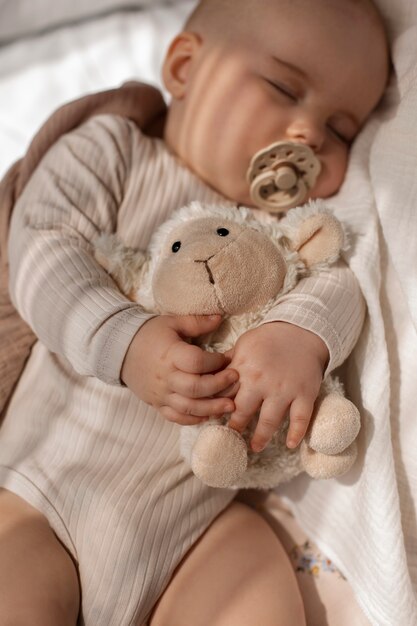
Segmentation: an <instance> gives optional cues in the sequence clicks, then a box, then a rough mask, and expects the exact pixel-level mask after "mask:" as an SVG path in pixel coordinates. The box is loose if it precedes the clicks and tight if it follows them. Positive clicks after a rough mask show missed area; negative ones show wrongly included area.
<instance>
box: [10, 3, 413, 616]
mask: <svg viewBox="0 0 417 626" xmlns="http://www.w3.org/2000/svg"><path fill="white" fill-rule="evenodd" d="M194 4H195V2H194V0H184V2H182V3H180V2H177V4H176V5H175V6H172V7H158V5H157V3H155V7H154V8H152V9H148V10H146V11H144V12H143V13H142V12H131V13H120V14H116V15H112V16H108V17H105V18H101V19H97V20H95V21H93V22H88V23H85V24H79V25H77V26H73V27H71V28H62V29H60V30H58V31H55V32H51V33H46V34H44V35H42V36H39V37H36V38H33V39H32V40H29V41H21V42H16V43H14V44H11V45H9V46H6V47H3V48H0V96H1V97H0V175H1V174H2V173H3V172H4V171H5V170H6V168H7V167H8V165H9V164H10V163H11V162H12V161H13V160H14V159H15V158H17V157H18V156H20V155H21V154H22V152H23V151H24V149H25V148H26V146H27V143H28V141H29V139H30V138H31V136H32V134H33V133H34V132H35V130H36V129H37V127H38V126H39V125H40V123H41V122H42V121H43V120H44V119H45V118H46V117H47V116H48V115H49V114H50V112H51V111H52V110H53V109H54V108H56V107H57V106H58V105H60V104H61V103H63V102H64V101H66V100H69V99H72V98H75V97H77V96H79V95H81V94H84V93H86V92H89V91H93V90H98V89H104V88H107V87H113V86H115V85H117V84H120V83H121V82H123V81H124V80H127V79H129V78H132V77H139V78H141V79H143V80H148V81H150V82H153V83H156V84H159V85H160V80H159V69H158V68H159V67H160V63H161V60H162V55H163V53H164V50H165V48H166V46H167V44H168V41H169V39H170V37H171V36H172V35H173V34H174V33H175V32H176V30H177V29H178V28H179V26H180V24H181V23H182V21H183V19H184V17H185V15H186V14H187V12H188V11H189V10H190V9H191V7H192V6H193V5H194ZM379 4H380V6H381V8H382V9H383V10H384V12H385V14H386V16H387V19H388V23H389V27H390V32H391V36H392V40H393V56H394V64H395V70H396V75H397V78H398V82H393V84H392V86H391V87H390V89H389V92H388V96H387V98H386V100H385V104H384V106H383V107H382V108H381V110H380V111H379V112H378V113H377V114H376V115H375V116H373V118H372V120H371V122H370V123H369V124H368V125H367V127H366V128H365V130H364V132H363V133H362V134H361V136H360V138H359V140H358V141H357V143H356V144H355V146H354V148H353V152H352V159H351V164H350V168H349V172H348V176H347V179H346V182H345V184H344V186H343V188H342V190H341V192H340V194H339V195H338V197H337V198H336V199H334V200H332V201H331V202H329V204H330V205H332V206H335V207H336V210H337V212H338V215H339V216H340V217H341V218H342V219H344V220H346V221H347V223H349V224H350V225H351V227H352V230H354V231H355V232H357V233H359V235H358V237H357V238H356V240H355V241H354V242H353V247H352V254H351V259H350V262H351V265H352V268H353V269H354V271H355V272H356V274H357V276H358V278H359V280H360V282H361V285H362V289H363V291H364V294H365V297H366V299H367V303H368V308H369V318H368V321H367V324H366V327H365V329H364V332H363V333H362V336H361V339H360V341H359V344H358V346H357V348H356V349H355V352H354V355H353V358H352V359H351V362H350V364H349V367H348V368H347V372H346V375H347V381H348V390H349V393H350V394H351V396H352V397H353V399H354V400H355V401H356V402H357V403H358V405H361V406H362V413H363V417H364V420H363V423H364V425H363V429H362V435H361V452H362V455H361V459H360V462H359V463H358V464H357V466H356V467H355V469H354V470H353V471H352V472H351V473H349V475H348V476H347V477H345V478H343V479H341V480H333V481H326V482H317V481H308V480H306V479H302V478H300V480H297V481H295V482H293V483H291V484H290V485H289V486H288V487H286V489H285V494H286V497H287V500H288V502H289V503H290V504H291V506H292V507H293V508H294V510H295V513H296V514H297V516H298V518H299V520H300V521H301V523H302V525H303V526H304V527H305V528H306V530H307V532H308V533H309V534H310V535H311V536H312V537H313V538H314V539H315V540H316V541H317V542H318V543H319V545H320V546H321V548H322V550H323V551H324V553H326V554H328V555H329V556H330V557H331V558H332V559H333V560H334V561H335V562H336V564H337V565H338V566H339V567H340V569H341V570H342V571H343V572H344V573H345V574H346V576H347V577H348V579H349V580H350V582H351V584H352V585H353V587H354V590H355V592H356V594H357V596H358V599H359V601H360V603H361V605H362V607H363V610H364V611H365V613H366V614H367V615H368V617H369V619H370V621H371V622H372V623H373V624H374V625H375V626H416V625H417V602H416V595H415V594H416V589H417V514H416V507H417V453H416V451H415V448H417V419H416V417H415V413H416V409H415V406H416V405H417V393H416V391H415V387H417V385H415V384H414V381H416V382H417V375H416V372H417V330H416V329H417V0H379ZM28 93H30V97H29V98H28ZM23 94H24V95H23ZM352 626H354V625H352Z"/></svg>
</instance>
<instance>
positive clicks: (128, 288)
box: [94, 235, 147, 300]
mask: <svg viewBox="0 0 417 626" xmlns="http://www.w3.org/2000/svg"><path fill="white" fill-rule="evenodd" d="M94 256H95V259H96V261H98V263H100V265H101V266H102V267H103V268H104V269H105V270H106V272H107V273H108V274H110V276H111V277H112V279H113V280H114V282H115V283H116V284H117V286H118V287H119V289H120V291H121V292H122V293H124V294H125V296H127V297H128V298H130V299H131V300H134V296H135V294H136V291H137V289H138V287H139V284H140V281H141V278H142V272H143V270H144V268H145V265H146V263H145V262H146V260H147V257H146V254H145V253H144V252H142V250H138V249H136V248H129V247H127V246H124V245H123V243H122V242H121V241H120V240H119V239H118V238H117V236H116V235H101V236H100V237H98V238H97V239H96V241H95V242H94Z"/></svg>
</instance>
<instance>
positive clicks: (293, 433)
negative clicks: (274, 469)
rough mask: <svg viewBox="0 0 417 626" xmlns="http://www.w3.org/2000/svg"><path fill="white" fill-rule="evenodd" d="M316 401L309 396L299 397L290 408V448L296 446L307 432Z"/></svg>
mask: <svg viewBox="0 0 417 626" xmlns="http://www.w3.org/2000/svg"><path fill="white" fill-rule="evenodd" d="M313 408H314V402H313V401H312V400H310V399H308V398H297V399H296V400H294V402H293V403H292V405H291V409H290V427H289V429H288V434H287V442H286V443H287V446H288V448H296V447H297V446H298V444H299V443H300V442H301V440H302V438H303V437H304V435H305V434H306V432H307V428H308V425H309V423H310V419H311V415H312V413H313Z"/></svg>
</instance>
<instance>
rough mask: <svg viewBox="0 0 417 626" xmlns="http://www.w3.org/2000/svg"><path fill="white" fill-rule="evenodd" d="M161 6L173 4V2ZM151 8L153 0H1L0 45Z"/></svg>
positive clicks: (164, 0)
mask: <svg viewBox="0 0 417 626" xmlns="http://www.w3.org/2000/svg"><path fill="white" fill-rule="evenodd" d="M177 1H178V0H177ZM179 1H181V0H179ZM162 2H163V3H164V4H175V2H176V0H161V2H160V3H159V4H161V3H162ZM152 4H155V2H154V0H88V1H87V2H86V1H85V0H58V1H57V0H12V1H11V0H0V43H1V42H4V41H6V42H7V41H10V40H12V39H14V38H16V37H22V36H25V37H28V36H33V35H36V34H37V33H38V32H39V31H43V30H44V29H46V28H54V27H57V26H60V25H63V24H67V23H71V22H74V21H77V20H81V19H86V18H89V19H91V18H92V17H94V16H97V15H101V14H102V13H107V12H110V11H120V10H122V9H129V8H130V9H132V8H134V7H139V8H142V7H143V8H148V7H150V6H151V5H152Z"/></svg>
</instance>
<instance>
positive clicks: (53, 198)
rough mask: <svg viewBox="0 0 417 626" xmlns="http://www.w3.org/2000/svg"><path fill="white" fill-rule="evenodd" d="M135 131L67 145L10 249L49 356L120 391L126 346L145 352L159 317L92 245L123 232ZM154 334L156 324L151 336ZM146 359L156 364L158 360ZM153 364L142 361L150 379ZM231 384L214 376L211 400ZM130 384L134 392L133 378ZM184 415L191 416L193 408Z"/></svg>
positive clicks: (17, 218) (16, 215) (89, 132)
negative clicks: (143, 343)
mask: <svg viewBox="0 0 417 626" xmlns="http://www.w3.org/2000/svg"><path fill="white" fill-rule="evenodd" d="M132 129H133V125H132V124H131V123H130V122H128V121H126V120H123V119H122V118H118V117H112V116H99V117H96V118H93V119H92V120H90V121H89V122H87V123H86V124H84V125H83V126H82V127H80V128H79V129H77V130H76V131H74V132H72V133H70V134H68V135H66V136H65V137H63V138H62V139H60V140H59V141H58V142H57V143H56V144H55V145H54V146H53V147H52V148H51V150H50V151H49V152H48V153H47V154H46V155H45V157H44V159H43V160H42V162H41V163H40V165H39V167H38V168H37V170H36V171H35V172H34V174H33V176H32V178H31V180H30V181H29V183H28V184H27V186H26V188H25V190H24V192H23V194H22V196H21V198H20V199H19V201H18V203H17V204H16V207H15V209H14V212H13V217H12V223H11V230H10V239H9V259H10V289H11V296H12V300H13V302H14V304H15V306H16V308H17V309H18V311H19V313H20V314H21V316H22V317H23V318H24V319H25V320H26V321H27V322H28V323H29V325H30V326H31V327H32V328H33V330H34V332H35V334H36V335H37V336H38V337H39V339H40V340H41V341H42V342H43V343H44V344H45V345H46V346H47V347H48V349H49V350H50V351H52V352H55V353H57V354H59V355H60V356H62V357H65V358H66V359H67V360H68V361H69V363H70V364H71V365H72V367H73V368H74V369H75V370H76V371H77V372H78V373H80V374H83V375H88V376H95V377H97V378H99V379H100V380H102V381H104V382H106V383H110V384H113V385H120V384H122V381H121V378H120V374H121V369H122V364H123V362H124V359H125V356H126V353H127V352H128V349H129V346H131V345H132V346H133V345H134V346H137V345H138V344H139V343H140V342H139V339H137V337H139V334H140V332H142V330H141V331H139V333H138V329H141V328H142V326H143V325H144V324H145V326H144V327H143V333H144V336H145V335H146V336H148V335H149V328H151V325H150V324H151V322H149V320H150V319H151V318H152V317H153V316H152V315H149V314H146V313H144V311H143V310H142V309H141V307H140V306H139V305H137V304H136V303H133V302H131V301H130V300H128V299H127V298H126V297H125V296H123V295H122V294H121V293H120V291H119V290H118V289H117V287H116V285H115V283H114V282H113V281H112V279H111V278H110V277H109V275H108V274H107V273H106V272H105V271H104V270H103V269H102V268H101V267H100V266H99V265H98V263H97V262H96V261H95V259H94V257H93V245H92V242H93V241H94V240H95V238H96V237H97V236H98V235H99V234H100V233H101V232H114V231H115V230H116V226H117V219H118V209H119V206H120V204H121V202H122V200H123V197H124V194H125V187H126V184H127V181H128V179H129V173H130V169H131V162H130V158H131V157H130V155H131V145H132V141H133V140H136V141H137V133H136V134H134V133H133V132H132ZM148 323H149V327H148V328H147V326H148ZM156 324H157V322H156V321H155V322H154V321H152V327H155V326H156ZM190 325H191V326H192V324H189V326H190ZM196 326H198V324H195V325H194V332H195V327H196ZM202 326H204V323H203V324H202ZM205 326H207V323H206V324H205ZM145 329H146V330H145ZM177 329H178V332H176V330H175V326H173V325H172V324H171V336H170V337H171V339H172V337H173V336H174V335H175V333H176V335H175V338H176V342H177V344H179V343H181V344H183V346H184V349H185V348H186V349H187V351H188V350H190V351H192V350H194V347H193V346H189V345H188V344H187V343H186V342H185V341H184V338H185V335H186V332H187V331H186V329H185V331H184V329H182V328H181V327H180V326H179V325H177ZM183 331H184V332H183ZM161 337H165V338H166V333H165V335H164V334H163V333H161ZM158 341H159V344H158V345H160V344H161V341H160V340H159V338H158ZM196 350H198V349H197V348H196ZM131 352H132V351H131V350H129V353H130V354H131ZM201 352H202V351H201ZM187 353H188V352H187ZM147 354H148V360H150V359H151V351H149V350H148V353H147ZM210 358H211V357H209V358H208V359H206V358H205V357H204V358H202V361H203V363H202V364H201V366H202V368H203V370H202V371H203V372H205V371H207V370H209V369H210V365H208V364H207V363H208V361H209V362H210V363H211V361H210ZM212 360H213V359H212ZM146 362H147V357H144V367H145V369H146ZM222 365H224V357H223V356H221V355H219V356H218V357H217V358H216V359H214V363H213V367H214V368H215V369H220V367H221V366H222ZM197 369H198V368H197ZM228 376H229V374H221V375H220V376H218V377H216V376H210V375H208V378H209V379H210V381H211V382H210V384H208V385H206V387H207V389H208V391H211V390H212V388H214V391H218V390H219V385H218V383H219V381H220V388H221V386H222V382H221V381H222V380H223V378H225V377H226V378H227V377H228ZM231 376H232V378H233V376H235V374H234V373H232V374H231ZM213 379H215V380H214V381H213ZM128 380H129V384H130V385H131V386H132V387H134V391H135V389H136V387H135V385H134V383H133V382H132V381H133V378H132V376H130V377H129V379H128ZM147 381H148V382H149V383H150V379H149V376H148V378H147ZM181 382H182V381H180V384H181ZM205 382H206V381H203V386H204V383H205ZM213 382H214V384H213ZM224 386H227V385H224ZM174 388H175V384H174ZM203 390H204V391H205V387H204V389H203ZM195 393H198V388H196V390H195ZM178 394H179V395H181V394H180V391H178ZM175 400H178V399H177V398H175ZM226 400H227V405H225V404H224V403H225V401H226ZM194 404H195V403H193V406H194ZM212 404H213V405H214V406H213V413H217V412H222V411H224V410H226V409H225V408H224V407H225V406H228V407H229V409H230V405H231V404H232V408H233V406H234V405H233V403H232V401H231V400H228V399H223V400H221V401H220V402H219V400H218V399H213V400H212ZM175 406H179V405H178V404H176V405H175ZM219 406H220V408H221V410H219ZM183 408H184V410H183V413H184V414H186V413H188V412H191V408H193V407H191V408H190V407H189V406H184V407H183ZM199 414H200V413H197V415H199Z"/></svg>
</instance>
